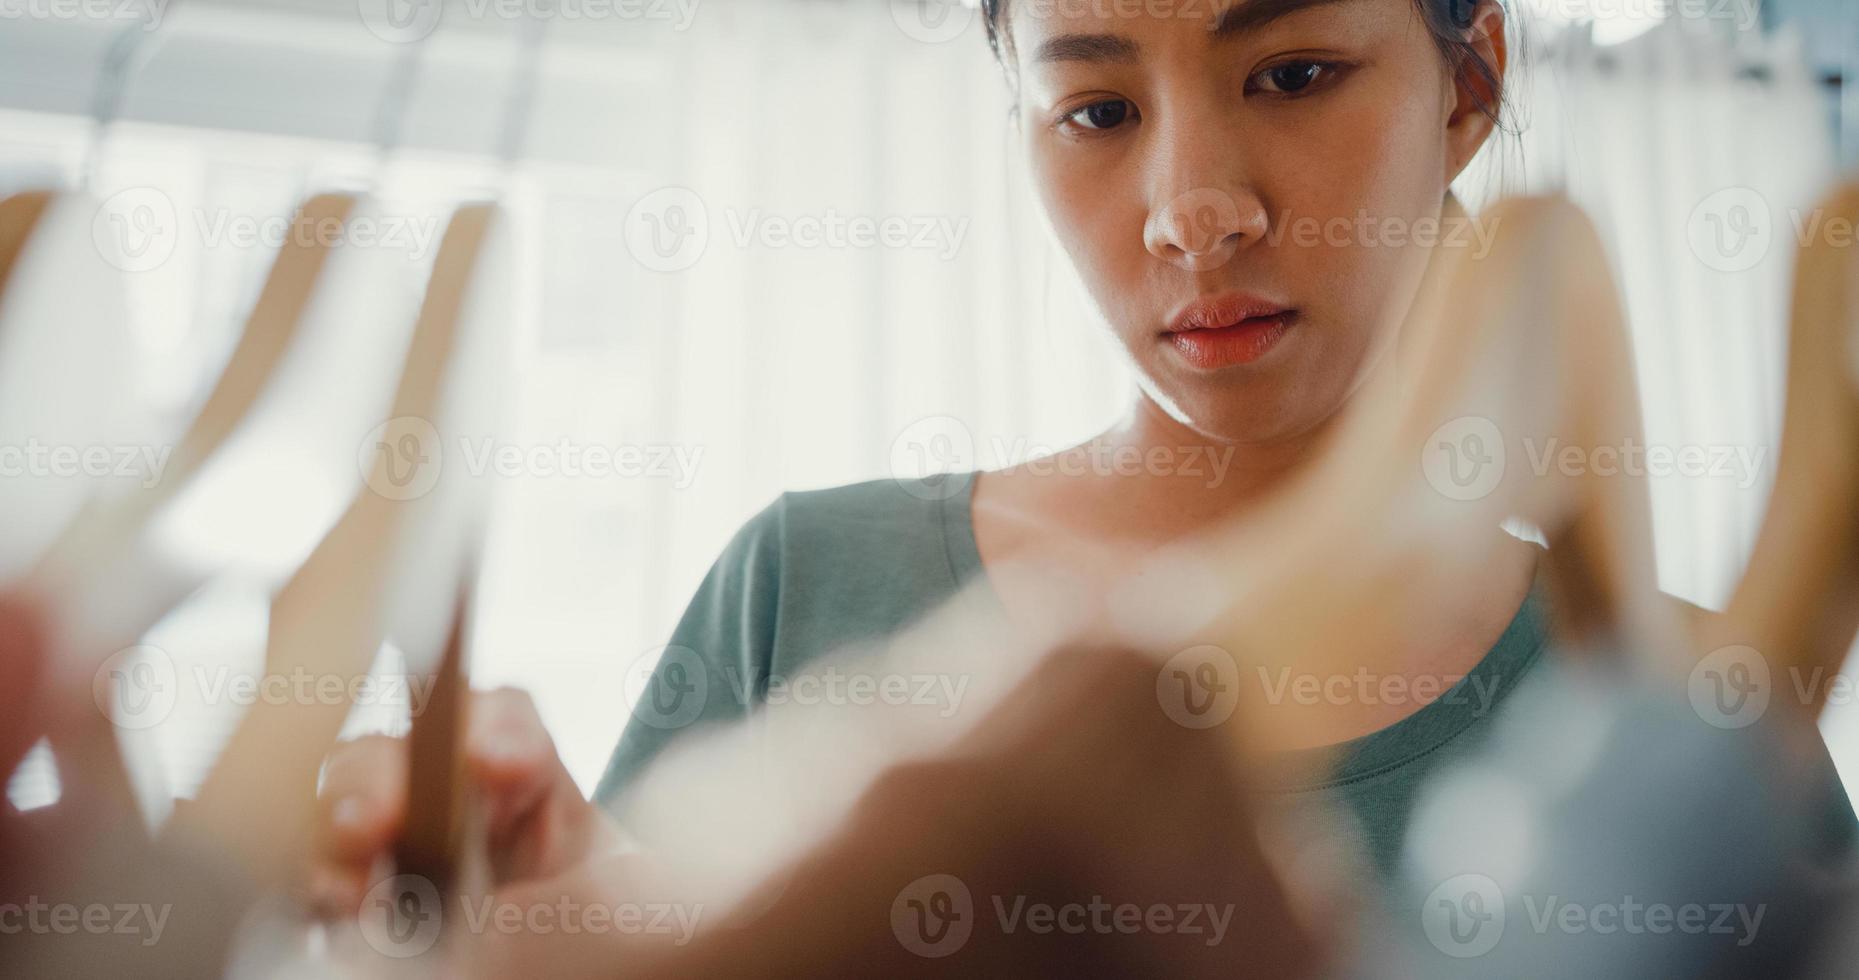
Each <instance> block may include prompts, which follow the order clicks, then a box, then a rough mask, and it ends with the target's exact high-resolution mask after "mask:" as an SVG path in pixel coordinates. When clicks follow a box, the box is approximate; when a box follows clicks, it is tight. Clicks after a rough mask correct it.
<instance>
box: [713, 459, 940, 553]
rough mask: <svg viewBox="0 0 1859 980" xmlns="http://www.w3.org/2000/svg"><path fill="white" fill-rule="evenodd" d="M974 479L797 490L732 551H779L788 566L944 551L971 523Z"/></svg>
mask: <svg viewBox="0 0 1859 980" xmlns="http://www.w3.org/2000/svg"><path fill="white" fill-rule="evenodd" d="M973 479H974V475H973V474H972V473H958V474H950V475H948V476H943V477H930V478H922V479H878V480H866V481H863V482H859V483H848V484H844V485H841V486H834V487H825V488H821V489H812V490H789V491H786V492H784V493H782V494H780V495H779V496H777V497H776V498H775V499H774V500H773V501H772V502H770V503H769V504H768V505H767V506H766V507H764V508H763V509H762V510H761V511H760V512H759V513H757V514H756V515H755V516H753V517H751V518H750V519H749V520H748V521H747V522H746V523H744V524H743V526H742V528H741V530H739V531H737V533H736V537H735V540H733V541H732V542H731V545H730V547H731V550H733V551H739V552H740V551H756V552H762V553H768V552H771V551H772V552H774V553H777V554H779V556H780V557H781V558H782V559H783V560H784V563H790V564H791V563H803V564H809V563H818V562H821V561H824V562H828V563H832V564H835V565H836V564H838V563H840V562H843V561H845V560H846V559H848V558H851V557H856V555H891V554H897V553H899V551H900V549H901V550H902V551H904V552H906V553H911V554H920V553H921V552H922V550H923V549H925V548H929V549H931V550H936V549H937V548H941V547H943V546H945V545H946V542H947V539H948V537H949V535H950V534H951V533H958V534H959V532H960V530H961V528H962V527H963V526H964V525H963V522H965V521H966V520H967V519H968V514H967V503H968V500H967V493H968V487H969V485H970V484H971V483H972V482H973Z"/></svg>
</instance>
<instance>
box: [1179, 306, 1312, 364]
mask: <svg viewBox="0 0 1859 980" xmlns="http://www.w3.org/2000/svg"><path fill="white" fill-rule="evenodd" d="M1296 320H1297V311H1296V310H1284V311H1281V312H1278V313H1275V314H1271V315H1267V316H1251V317H1247V318H1245V319H1243V320H1240V321H1239V322H1237V323H1234V324H1232V325H1230V326H1217V327H1198V328H1195V329H1190V330H1171V331H1169V332H1168V333H1166V334H1164V336H1165V337H1167V338H1168V341H1169V343H1170V344H1172V345H1173V346H1174V348H1175V350H1176V352H1178V353H1179V354H1180V355H1181V356H1182V358H1183V359H1184V360H1186V361H1187V362H1188V363H1189V364H1192V365H1194V366H1195V367H1197V368H1200V369H1202V370H1208V371H1211V370H1214V369H1216V368H1223V367H1231V366H1233V365H1237V364H1251V363H1252V362H1254V361H1256V360H1258V359H1259V358H1261V357H1264V356H1265V355H1267V354H1269V353H1271V351H1272V349H1273V348H1274V347H1277V346H1278V342H1279V341H1280V340H1282V339H1283V338H1284V335H1285V332H1286V331H1288V330H1290V329H1291V326H1292V324H1293V323H1294V322H1296Z"/></svg>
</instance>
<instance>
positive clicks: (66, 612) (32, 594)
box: [13, 195, 354, 804]
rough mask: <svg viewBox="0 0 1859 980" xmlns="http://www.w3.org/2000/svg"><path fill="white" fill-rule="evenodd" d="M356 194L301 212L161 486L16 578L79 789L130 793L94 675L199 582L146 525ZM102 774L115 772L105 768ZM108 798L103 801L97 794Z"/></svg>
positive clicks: (275, 341)
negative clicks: (155, 549)
mask: <svg viewBox="0 0 1859 980" xmlns="http://www.w3.org/2000/svg"><path fill="white" fill-rule="evenodd" d="M353 205H354V199H353V198H351V197H348V196H346V195H319V196H317V197H315V198H312V199H311V200H310V201H309V202H307V203H306V204H305V205H304V206H303V208H302V209H301V210H300V211H299V212H298V213H297V215H296V216H295V217H294V219H293V233H292V234H291V235H290V236H289V238H288V240H287V241H286V243H285V244H284V246H283V249H282V251H280V252H279V254H278V257H277V259H276V260H275V262H274V263H273V265H272V268H271V273H270V275H269V276H268V277H267V278H266V281H265V286H264V288H263V291H262V292H261V293H260V295H259V298H258V302H257V304H256V305H255V306H254V307H253V310H252V313H251V315H250V316H249V317H248V319H247V320H246V324H245V328H244V330H243V331H242V333H241V335H240V338H239V340H238V342H237V344H236V346H235V347H234V349H233V352H232V355H231V357H230V359H229V360H228V362H227V364H226V368H225V370H224V371H223V372H222V374H221V375H220V378H219V381H218V382H217V383H216V385H215V386H214V389H213V391H212V392H211V393H210V394H209V396H208V398H207V400H206V402H205V404H204V405H203V406H202V408H201V409H200V412H199V413H198V414H197V415H196V416H195V418H194V420H193V422H192V423H191V424H190V425H189V426H188V428H187V430H186V432H185V433H184V434H183V435H182V437H181V439H180V440H179V442H178V444H177V446H176V448H175V451H174V452H173V454H172V455H171V456H170V457H169V459H168V463H167V466H166V468H165V469H164V471H163V472H162V478H161V480H160V481H159V482H157V483H155V484H154V485H153V486H151V487H148V488H146V489H144V488H140V487H137V488H133V489H130V490H127V491H123V492H118V493H114V494H107V495H102V496H97V497H93V498H91V499H90V500H88V501H86V503H85V505H84V507H83V508H82V509H81V510H80V511H79V512H78V515H77V517H76V518H74V519H73V520H72V521H71V522H70V523H69V524H67V525H66V527H65V529H64V531H63V532H62V533H61V534H60V535H59V537H58V538H57V539H56V540H55V541H54V543H53V544H52V546H51V547H50V548H49V549H48V550H47V552H46V553H45V554H44V555H43V556H42V557H41V558H40V559H39V561H38V562H37V563H36V565H35V566H34V567H33V568H32V569H31V570H30V571H29V572H28V573H27V574H26V575H25V577H24V578H23V579H22V580H20V581H18V582H16V583H14V586H13V588H14V589H15V590H17V592H18V593H19V595H20V597H21V598H20V600H19V601H21V602H22V603H24V604H25V605H27V606H29V607H31V608H34V609H37V610H39V612H38V613H37V614H38V615H40V616H43V617H44V621H43V622H44V626H43V631H42V634H41V635H43V636H45V637H47V638H48V640H49V642H51V644H52V646H53V652H52V654H51V655H50V657H51V661H50V662H51V668H52V674H51V675H50V680H51V681H52V682H53V684H54V689H53V690H52V691H51V692H50V697H49V699H48V703H47V705H46V709H47V711H48V712H49V713H48V715H47V716H46V718H45V722H46V724H47V726H48V730H47V733H48V734H49V735H50V736H51V739H52V744H53V749H54V753H53V754H54V758H55V759H56V760H57V762H58V767H59V774H60V782H61V784H62V785H63V786H65V787H67V794H75V795H76V797H77V798H78V799H80V800H82V799H83V795H84V794H86V793H107V794H108V795H109V796H110V797H112V798H114V802H115V803H117V804H120V803H123V802H125V801H126V800H127V799H131V798H132V794H131V791H130V790H129V788H128V787H129V782H128V776H127V773H126V772H125V771H124V768H123V764H122V761H121V759H120V756H119V750H118V748H117V745H116V739H115V731H114V729H113V728H112V727H111V726H110V725H109V724H107V723H103V724H99V723H98V721H100V720H101V719H100V718H99V717H98V715H97V707H96V704H95V701H94V696H93V690H92V678H93V676H94V675H95V673H96V671H97V670H98V669H99V667H100V666H101V665H102V664H103V663H104V661H105V660H106V659H107V658H108V657H109V656H110V655H111V654H113V653H114V652H115V651H118V650H121V649H124V648H126V647H128V646H130V645H132V644H134V643H135V642H136V641H137V639H139V638H140V637H141V635H142V634H143V633H144V632H145V631H146V630H147V629H148V628H149V627H150V626H152V625H153V624H154V623H155V622H156V620H157V619H159V617H160V616H161V615H162V614H164V613H166V612H167V611H168V609H170V608H172V607H173V605H174V604H175V603H176V602H178V601H179V600H180V599H181V598H182V597H184V596H185V595H186V594H187V593H188V592H191V591H192V589H193V588H194V587H195V586H196V585H197V584H198V580H197V579H196V578H193V577H191V576H188V575H184V574H181V573H179V571H178V570H175V569H173V568H171V567H169V566H167V565H166V564H165V563H164V562H163V561H162V559H161V558H160V556H158V555H155V554H153V553H151V551H150V549H149V548H148V547H147V542H146V534H147V532H148V530H149V528H150V526H151V525H152V524H153V523H154V521H155V520H156V519H158V518H159V516H160V515H161V513H162V511H163V509H164V508H165V507H166V506H168V505H170V504H171V503H172V502H173V501H174V500H175V499H176V498H177V497H178V496H179V495H180V494H181V493H182V492H183V491H184V490H185V489H186V488H187V487H188V486H189V484H190V483H191V482H192V481H193V479H194V478H195V477H196V476H197V475H198V474H199V473H200V471H201V470H202V468H203V467H204V466H205V465H206V463H207V462H208V460H210V459H211V458H212V456H213V455H214V453H215V452H217V451H218V450H219V448H220V447H221V446H222V445H223V444H224V443H225V442H226V440H227V438H228V437H229V436H230V435H231V434H232V433H233V432H234V431H235V430H236V429H237V427H238V426H239V424H240V423H241V421H242V420H243V419H244V418H245V417H246V416H247V414H248V413H249V412H250V410H251V407H252V405H253V404H254V402H255V401H256V400H257V398H258V396H259V394H260V393H261V392H262V391H263V390H264V388H265V386H266V385H267V384H268V383H269V382H270V380H271V378H272V377H273V376H274V374H275V373H276V371H277V368H278V365H279V363H280V362H281V361H282V359H283V356H284V353H285V351H286V350H287V349H288V348H289V347H290V346H291V345H292V343H293V342H294V340H295V338H296V337H297V335H298V327H299V326H300V323H301V320H302V314H303V311H304V307H305V305H306V303H307V301H308V299H309V297H310V294H311V291H312V289H313V288H314V286H315V284H316V282H317V279H318V276H319V274H320V272H321V270H322V267H323V263H324V260H325V258H326V255H327V247H326V242H325V240H324V239H325V237H326V236H324V235H323V234H321V233H307V232H309V231H310V230H311V229H319V228H326V227H327V225H326V224H325V223H326V222H330V221H336V222H340V221H343V220H345V219H346V217H347V215H348V213H349V211H350V209H351V208H352V207H353ZM104 774H114V775H113V776H105V775H104ZM98 802H101V801H98Z"/></svg>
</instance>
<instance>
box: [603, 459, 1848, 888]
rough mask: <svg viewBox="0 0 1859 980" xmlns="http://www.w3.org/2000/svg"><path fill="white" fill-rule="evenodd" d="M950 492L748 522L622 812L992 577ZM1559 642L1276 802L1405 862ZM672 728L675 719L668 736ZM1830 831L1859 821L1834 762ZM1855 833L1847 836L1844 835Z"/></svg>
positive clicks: (1513, 661) (615, 788) (678, 660)
mask: <svg viewBox="0 0 1859 980" xmlns="http://www.w3.org/2000/svg"><path fill="white" fill-rule="evenodd" d="M936 481H940V482H913V483H903V482H899V481H895V480H876V481H872V482H868V483H860V484H855V485H852V486H845V487H836V488H833V489H828V490H815V491H806V492H796V493H787V494H783V495H782V496H781V497H780V498H779V499H778V500H776V501H775V502H774V503H773V504H771V505H770V506H769V507H768V508H766V509H765V510H763V511H762V512H761V513H760V514H758V515H756V517H754V518H753V519H752V520H750V521H749V522H748V523H747V524H746V525H745V526H744V527H743V528H742V529H741V530H740V531H739V532H738V533H737V534H736V536H735V538H734V539H733V540H731V542H730V543H729V545H728V547H727V548H725V549H724V552H723V554H722V556H721V557H720V558H719V559H718V560H717V562H716V564H715V566H714V567H713V568H712V569H711V570H710V572H709V574H708V575H707V576H706V577H705V578H704V580H703V583H702V585H701V586H699V588H698V590H697V594H696V596H695V597H694V598H693V599H692V600H691V604H690V607H689V608H688V609H687V610H686V612H685V614H684V616H683V618H682V619H681V620H680V621H679V623H678V626H677V628H676V630H675V631H674V632H673V634H672V637H671V642H670V648H671V649H679V648H682V651H689V652H688V653H685V652H682V651H681V652H680V654H679V655H678V656H677V657H675V658H674V657H672V656H669V655H668V656H667V657H666V658H665V659H664V661H663V662H661V664H660V666H659V668H658V673H657V674H656V675H655V676H654V677H653V679H652V681H651V683H650V684H648V686H647V688H646V694H645V697H648V698H656V699H659V700H658V701H656V702H655V706H654V707H653V708H652V713H653V717H652V718H651V719H650V720H649V721H648V720H642V719H641V718H640V717H639V716H638V714H637V712H636V713H635V717H634V719H633V720H632V721H631V722H630V723H629V724H628V725H627V727H626V730H625V733H624V734H623V735H622V736H621V739H620V743H619V746H618V747H617V748H616V749H615V750H614V753H613V756H612V758H611V760H610V761H609V762H608V765H607V769H606V772H605V774H604V776H603V777H602V779H601V782H600V785H599V787H598V789H596V791H595V794H594V799H595V800H596V802H599V803H601V804H602V805H604V806H607V807H608V808H610V809H614V810H616V811H617V810H618V809H619V804H620V801H621V797H622V795H623V793H624V790H625V789H626V787H627V786H628V784H629V782H630V781H631V780H632V779H633V777H634V776H636V775H637V774H638V773H639V772H640V771H641V770H643V769H644V767H645V766H646V765H647V764H648V763H649V762H651V760H652V759H653V758H654V757H656V756H657V755H658V753H659V752H660V751H661V750H663V749H664V748H665V746H666V745H667V744H668V743H670V742H671V741H672V740H673V739H675V738H677V737H678V736H679V735H681V734H683V733H685V732H688V731H690V730H691V729H692V728H694V727H698V726H701V725H704V724H709V723H717V722H726V721H730V720H733V719H739V718H742V717H744V716H745V715H746V714H747V713H748V711H749V710H750V708H751V706H752V705H753V704H757V703H760V702H761V701H762V700H763V697H764V695H765V694H766V690H767V685H768V683H769V681H770V679H771V678H773V679H789V678H794V677H797V676H800V675H802V674H803V673H804V671H805V668H806V665H807V664H808V663H809V662H810V661H812V660H814V659H815V658H818V657H821V656H823V655H825V654H829V653H833V652H836V651H840V650H843V649H847V648H851V647H857V646H861V645H871V644H875V643H877V642H879V641H882V640H883V639H884V638H886V637H889V636H891V635H893V634H895V633H897V632H899V631H901V630H903V629H905V628H906V627H909V626H910V625H912V624H913V623H914V622H916V621H917V620H918V619H920V618H921V617H923V616H924V615H925V614H927V613H929V612H930V611H932V610H934V609H937V608H938V607H940V606H942V605H943V604H944V603H945V602H947V601H949V600H950V599H951V598H953V597H955V596H956V595H957V593H958V592H959V591H960V590H961V587H962V586H964V585H966V584H967V583H969V581H970V580H971V579H973V578H974V577H975V576H978V575H982V574H983V569H982V565H981V556H980V553H979V551H978V550H977V548H976V545H975V534H974V525H973V522H972V520H971V501H972V491H973V488H974V475H973V474H972V473H968V474H957V475H953V476H946V477H939V478H936ZM1546 646H1547V615H1546V609H1545V599H1544V596H1543V595H1542V593H1541V591H1540V589H1534V590H1532V592H1531V593H1530V595H1529V596H1528V598H1526V599H1525V601H1524V602H1523V604H1522V605H1521V607H1520V608H1519V609H1518V611H1517V613H1516V615H1515V616H1514V617H1513V618H1512V620H1511V622H1510V624H1509V626H1508V627H1507V628H1506V629H1505V631H1504V633H1503V635H1502V636H1500V637H1499V638H1498V641H1497V643H1496V644H1495V645H1494V646H1493V647H1492V648H1491V650H1490V652H1489V653H1488V654H1487V655H1486V656H1485V658H1484V659H1483V660H1482V661H1480V662H1479V663H1478V664H1477V665H1476V666H1475V667H1474V668H1473V669H1472V670H1471V671H1470V672H1469V673H1468V674H1467V675H1466V676H1465V677H1464V678H1463V679H1461V680H1459V681H1458V682H1457V683H1456V684H1455V685H1454V686H1453V687H1451V688H1450V689H1448V690H1447V691H1446V693H1445V694H1444V695H1442V696H1440V697H1439V698H1438V699H1436V700H1434V701H1432V702H1431V703H1429V704H1428V705H1426V706H1425V707H1423V708H1421V709H1420V710H1418V711H1416V712H1415V713H1413V714H1412V715H1409V716H1408V717H1406V718H1404V719H1402V720H1401V721H1399V722H1397V723H1395V724H1394V725H1391V726H1389V727H1387V728H1384V729H1382V730H1380V731H1376V732H1374V733H1371V734H1369V735H1366V736H1363V737H1361V738H1358V739H1355V740H1353V741H1351V742H1348V743H1346V744H1344V745H1342V746H1340V747H1339V748H1340V750H1339V751H1338V750H1331V751H1330V752H1329V753H1327V754H1328V755H1329V756H1330V757H1331V764H1330V765H1329V766H1328V767H1327V768H1317V767H1313V766H1306V765H1302V764H1298V763H1299V760H1296V759H1295V758H1292V759H1288V760H1287V761H1288V762H1291V763H1293V764H1291V765H1287V766H1286V767H1285V769H1284V770H1283V771H1285V772H1309V773H1313V775H1310V776H1307V777H1302V778H1299V779H1296V780H1291V781H1280V782H1278V783H1276V784H1275V785H1273V787H1272V789H1273V791H1274V792H1277V793H1281V794H1291V795H1295V796H1299V797H1302V798H1306V799H1311V800H1314V801H1317V802H1322V803H1331V804H1339V805H1341V807H1342V809H1343V811H1344V812H1345V813H1347V814H1348V815H1350V816H1352V817H1353V818H1354V819H1353V821H1351V822H1349V823H1348V824H1347V825H1346V826H1345V828H1344V829H1343V831H1342V832H1344V833H1347V834H1351V835H1354V836H1355V837H1356V838H1357V843H1359V844H1360V845H1361V847H1362V848H1363V849H1364V851H1365V853H1366V854H1367V855H1368V856H1369V857H1370V858H1371V859H1372V860H1373V861H1374V862H1375V864H1376V865H1377V866H1378V867H1379V868H1380V869H1381V870H1382V871H1383V872H1384V873H1386V872H1389V871H1390V870H1391V869H1392V868H1393V867H1394V864H1395V861H1396V859H1397V857H1398V856H1399V854H1400V850H1401V844H1402V841H1403V839H1404V837H1405V835H1406V831H1407V824H1408V819H1409V816H1410V814H1411V811H1412V808H1413V804H1414V802H1415V800H1416V797H1417V796H1418V794H1419V791H1420V789H1421V788H1422V785H1423V783H1424V782H1425V780H1426V778H1427V776H1428V774H1430V773H1433V772H1435V771H1438V770H1439V769H1440V768H1441V767H1442V766H1445V765H1447V764H1448V763H1450V762H1451V761H1453V760H1455V759H1459V758H1462V757H1464V756H1465V755H1467V754H1468V753H1471V752H1475V751H1477V749H1478V748H1479V747H1480V746H1482V745H1483V744H1484V742H1485V739H1486V737H1487V736H1488V735H1489V734H1490V731H1491V729H1492V727H1493V723H1494V719H1496V718H1497V717H1498V716H1499V715H1500V714H1501V712H1500V711H1499V710H1498V709H1499V708H1500V707H1501V706H1502V705H1503V704H1505V703H1506V702H1507V700H1508V699H1509V698H1510V695H1511V694H1512V693H1513V692H1514V691H1515V689H1516V688H1517V687H1518V685H1519V684H1520V683H1521V682H1523V681H1524V680H1525V678H1526V677H1528V676H1530V675H1531V674H1532V672H1533V671H1535V672H1537V673H1540V672H1541V670H1540V669H1539V664H1540V662H1541V661H1543V660H1545V659H1546V657H1545V649H1546ZM693 670H702V671H703V673H704V677H703V679H702V684H703V687H704V689H706V690H708V691H710V692H715V693H723V692H727V693H726V694H724V696H707V697H701V698H697V699H694V700H693V701H692V702H691V703H690V704H689V705H688V706H684V705H681V704H680V702H679V700H678V699H679V698H680V697H681V696H682V695H680V693H679V692H680V691H684V690H688V689H690V688H691V687H692V684H693V682H692V679H691V678H690V677H689V676H688V674H689V672H690V671H693ZM667 719H669V720H671V721H673V722H675V723H673V724H666V723H665V721H666V720H667ZM1827 782H1828V783H1829V784H1830V790H1829V793H1830V795H1832V796H1834V797H1837V798H1836V799H1832V800H1830V801H1829V802H1830V808H1829V809H1830V811H1831V812H1832V813H1833V814H1834V817H1833V820H1834V822H1835V823H1838V824H1839V825H1840V826H1841V827H1845V828H1850V827H1851V826H1852V824H1853V820H1854V818H1853V816H1852V810H1851V807H1850V805H1849V804H1848V802H1847V799H1846V796H1845V793H1844V791H1843V790H1841V789H1840V787H1839V782H1838V779H1837V777H1835V776H1834V775H1833V774H1832V771H1831V767H1830V765H1829V767H1828V772H1827ZM1840 833H1841V834H1842V835H1843V836H1844V833H1845V832H1844V831H1841V832H1840Z"/></svg>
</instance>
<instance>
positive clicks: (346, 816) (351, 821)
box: [329, 796, 368, 830]
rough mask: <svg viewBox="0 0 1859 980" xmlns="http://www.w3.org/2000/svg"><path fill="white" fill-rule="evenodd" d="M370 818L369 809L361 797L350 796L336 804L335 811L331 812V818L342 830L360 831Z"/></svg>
mask: <svg viewBox="0 0 1859 980" xmlns="http://www.w3.org/2000/svg"><path fill="white" fill-rule="evenodd" d="M367 816H368V807H367V805H366V804H364V803H362V801H361V798H360V797H355V796H348V797H344V798H342V799H341V800H338V801H337V802H336V806H335V809H333V810H331V811H330V812H329V818H330V819H331V820H333V821H335V824H336V827H337V828H338V829H341V830H359V829H360V828H361V826H362V825H363V823H365V822H366V820H367Z"/></svg>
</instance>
